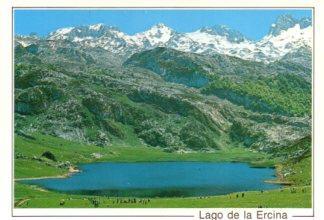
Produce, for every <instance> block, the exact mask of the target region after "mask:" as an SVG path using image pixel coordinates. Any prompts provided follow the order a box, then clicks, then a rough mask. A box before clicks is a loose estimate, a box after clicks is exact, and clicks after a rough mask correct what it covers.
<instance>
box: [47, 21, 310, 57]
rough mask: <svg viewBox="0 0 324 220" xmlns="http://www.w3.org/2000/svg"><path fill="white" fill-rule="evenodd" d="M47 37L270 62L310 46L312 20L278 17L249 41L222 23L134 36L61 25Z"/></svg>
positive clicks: (120, 50) (160, 27)
mask: <svg viewBox="0 0 324 220" xmlns="http://www.w3.org/2000/svg"><path fill="white" fill-rule="evenodd" d="M48 39H50V40H69V41H72V42H75V43H78V44H80V46H82V47H101V48H103V49H105V50H107V51H109V52H111V53H115V54H120V55H122V56H128V55H129V54H132V53H135V52H138V51H142V50H147V49H152V48H154V47H158V46H162V47H169V48H173V49H176V50H180V51H185V52H193V53H201V54H215V53H219V54H225V55H230V56H235V57H239V58H242V59H246V60H256V61H262V62H272V61H275V60H278V59H280V58H281V57H283V56H284V55H285V54H287V53H290V52H291V51H293V50H295V49H298V48H299V47H306V48H311V47H312V39H313V35H312V22H311V19H309V18H302V19H299V20H298V19H295V18H293V17H292V16H290V15H283V16H279V17H278V19H277V20H276V22H275V23H273V24H271V25H270V31H269V34H268V35H267V36H265V37H264V38H262V39H261V40H259V41H251V40H249V39H247V38H246V37H244V35H243V34H241V33H240V32H239V31H237V30H234V29H231V28H230V27H228V26H225V25H215V26H211V27H204V28H201V29H198V30H197V31H194V32H190V33H178V32H176V31H174V30H173V29H171V28H170V27H168V26H166V25H165V24H163V23H159V24H156V25H154V26H152V27H151V28H149V29H148V30H146V31H144V32H141V33H136V34H134V35H129V34H126V33H124V32H122V31H120V30H119V29H118V28H116V27H111V26H107V25H105V24H102V23H100V24H93V25H89V26H80V27H69V28H61V29H58V30H56V31H54V32H52V33H51V34H50V35H49V37H48Z"/></svg>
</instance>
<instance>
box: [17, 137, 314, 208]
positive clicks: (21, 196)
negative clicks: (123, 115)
mask: <svg viewBox="0 0 324 220" xmlns="http://www.w3.org/2000/svg"><path fill="white" fill-rule="evenodd" d="M45 151H50V152H52V154H53V155H55V161H52V160H49V159H48V158H46V157H42V156H41V155H42V154H43V152H45ZM94 155H100V158H98V157H96V156H94ZM104 161H105V162H108V161H110V162H113V161H115V162H143V161H146V162H148V161H213V162H246V163H249V164H250V165H251V166H257V167H262V166H267V167H268V166H272V167H274V166H276V167H281V168H282V167H285V168H287V167H289V169H292V170H293V173H295V174H294V175H292V176H290V177H289V178H288V179H285V181H286V182H287V181H288V182H289V183H290V185H289V186H286V187H284V188H283V189H279V190H270V191H255V192H241V193H232V194H228V195H222V196H208V197H188V198H147V199H143V198H113V197H110V198H109V197H107V196H87V195H72V194H71V195H70V194H65V193H59V192H54V191H48V190H45V189H42V188H39V187H36V186H33V185H25V184H22V183H20V182H19V179H24V178H41V177H55V176H61V177H64V175H66V174H68V172H69V170H68V168H67V167H64V166H63V167H62V166H60V164H64V163H68V164H71V165H73V166H76V167H77V164H80V163H92V162H104ZM14 170H15V171H14V176H15V207H17V208H18V207H19V208H41V207H42V208H54V207H65V208H73V207H89V208H91V207H101V208H106V207H120V208H125V207H147V208H153V207H170V208H171V207H174V208H176V207H296V208H297V207H311V187H310V179H311V175H310V170H311V160H310V158H306V159H303V160H302V161H301V162H298V163H294V164H292V163H290V164H287V163H285V164H282V163H280V160H278V159H273V158H271V157H270V156H269V155H267V154H265V153H260V152H256V151H252V150H247V149H244V148H235V147H230V148H228V149H224V150H219V151H216V152H191V153H190V152H182V153H181V152H179V153H175V152H172V153H169V152H165V151H163V150H162V149H160V148H152V147H146V146H143V144H141V143H140V142H139V141H137V140H136V139H135V138H134V139H132V138H130V139H128V140H127V142H120V141H115V142H114V143H113V145H112V146H110V147H98V146H93V145H85V144H81V143H78V142H73V141H68V140H64V139H61V138H57V137H53V136H48V135H41V134H34V135H32V136H25V137H24V136H19V135H16V136H15V169H14ZM277 170H278V169H277ZM279 177H280V175H278V181H283V180H282V179H280V178H279ZM243 194H244V195H243ZM117 200H118V202H117ZM134 201H136V202H134Z"/></svg>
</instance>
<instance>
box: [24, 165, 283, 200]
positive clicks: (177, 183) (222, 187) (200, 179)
mask: <svg viewBox="0 0 324 220" xmlns="http://www.w3.org/2000/svg"><path fill="white" fill-rule="evenodd" d="M79 168H80V169H81V170H82V172H80V173H76V174H74V175H72V176H70V177H68V178H48V179H33V180H24V181H22V182H23V183H27V184H33V185H38V186H41V187H43V188H46V189H50V190H55V191H60V192H68V193H76V194H87V195H107V196H134V197H188V196H210V195H223V194H228V193H232V192H240V191H250V190H269V189H275V188H280V185H278V184H270V183H266V182H264V181H265V180H269V179H273V178H274V177H275V170H274V169H271V168H253V167H250V166H249V165H248V164H246V163H213V162H140V163H92V164H84V165H80V166H79Z"/></svg>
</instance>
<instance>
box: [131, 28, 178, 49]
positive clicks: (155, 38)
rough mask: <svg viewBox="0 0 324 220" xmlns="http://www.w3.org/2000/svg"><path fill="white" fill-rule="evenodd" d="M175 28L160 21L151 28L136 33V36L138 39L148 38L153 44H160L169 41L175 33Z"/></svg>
mask: <svg viewBox="0 0 324 220" xmlns="http://www.w3.org/2000/svg"><path fill="white" fill-rule="evenodd" d="M173 33H175V32H174V30H172V29H171V28H169V27H168V26H166V25H165V24H163V23H159V24H156V25H154V26H153V27H151V28H150V29H149V30H147V31H144V32H142V33H138V34H135V35H134V37H136V38H138V40H142V41H143V40H146V41H148V42H149V43H150V44H151V45H152V46H155V45H160V44H164V43H166V42H168V41H169V40H170V38H171V37H172V35H173Z"/></svg>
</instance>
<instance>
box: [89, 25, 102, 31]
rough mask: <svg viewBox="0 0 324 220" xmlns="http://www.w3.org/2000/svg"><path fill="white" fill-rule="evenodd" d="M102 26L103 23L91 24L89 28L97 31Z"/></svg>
mask: <svg viewBox="0 0 324 220" xmlns="http://www.w3.org/2000/svg"><path fill="white" fill-rule="evenodd" d="M103 26H104V24H103V23H99V24H93V25H90V26H89V29H90V30H94V31H99V30H100V29H101V28H102V27H103Z"/></svg>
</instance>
